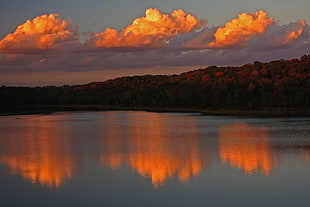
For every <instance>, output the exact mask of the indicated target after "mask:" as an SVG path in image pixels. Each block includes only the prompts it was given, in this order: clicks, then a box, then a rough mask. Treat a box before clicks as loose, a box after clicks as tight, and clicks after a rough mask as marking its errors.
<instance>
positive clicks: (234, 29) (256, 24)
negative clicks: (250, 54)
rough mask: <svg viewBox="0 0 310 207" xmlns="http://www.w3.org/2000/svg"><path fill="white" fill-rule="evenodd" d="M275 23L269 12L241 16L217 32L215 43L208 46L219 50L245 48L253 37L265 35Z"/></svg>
mask: <svg viewBox="0 0 310 207" xmlns="http://www.w3.org/2000/svg"><path fill="white" fill-rule="evenodd" d="M274 23H275V21H274V20H273V18H272V17H270V18H268V14H267V12H265V11H262V10H260V11H258V12H256V13H242V14H239V15H238V18H236V19H233V20H232V21H230V22H228V23H226V24H225V27H222V28H219V29H218V30H217V31H216V32H215V34H214V37H215V41H214V42H211V43H209V44H208V46H209V47H218V48H225V47H234V46H244V45H245V44H246V43H247V42H248V41H249V40H251V39H252V38H253V37H255V36H259V35H261V34H263V33H264V32H265V31H266V29H267V28H268V27H269V26H271V25H273V24H274Z"/></svg>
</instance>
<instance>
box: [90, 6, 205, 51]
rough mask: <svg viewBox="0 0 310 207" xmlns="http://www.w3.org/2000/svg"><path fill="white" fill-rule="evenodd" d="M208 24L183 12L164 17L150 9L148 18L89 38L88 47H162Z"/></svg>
mask: <svg viewBox="0 0 310 207" xmlns="http://www.w3.org/2000/svg"><path fill="white" fill-rule="evenodd" d="M205 24H206V21H201V20H199V19H198V18H196V17H195V16H193V15H191V14H187V13H186V12H184V11H183V10H181V9H178V10H174V11H173V12H172V13H171V14H164V13H162V12H160V11H159V10H158V9H156V8H154V9H153V8H150V9H147V10H146V11H145V17H140V18H137V19H135V20H134V21H133V22H132V24H131V25H129V26H127V27H126V28H124V29H122V30H121V31H117V30H115V29H111V28H107V29H106V30H105V31H103V32H101V33H97V34H95V35H94V36H92V37H89V38H88V40H87V41H86V44H87V45H92V46H95V47H104V48H111V47H143V46H160V45H162V44H164V43H165V41H166V43H168V42H169V40H170V39H172V38H173V37H175V36H177V35H178V34H180V33H188V32H190V31H192V30H194V29H199V28H201V27H202V26H204V25H205Z"/></svg>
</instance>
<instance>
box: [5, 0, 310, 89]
mask: <svg viewBox="0 0 310 207" xmlns="http://www.w3.org/2000/svg"><path fill="white" fill-rule="evenodd" d="M0 5H1V6H0V26H1V27H0V28H1V29H0V85H16V86H37V85H40V86H43V85H65V84H66V85H72V84H85V83H88V82H93V81H104V80H107V79H111V78H116V77H120V76H132V75H144V74H179V73H181V72H185V71H190V70H194V69H199V68H205V67H207V66H210V65H218V66H223V65H243V64H246V63H251V62H254V61H261V62H268V61H271V60H276V59H292V58H299V57H301V56H302V55H305V54H310V38H309V36H310V32H309V22H310V12H309V10H310V1H309V0H295V1H291V0H260V1H257V0H190V1H189V0H126V1H125V0H113V1H110V0H109V1H108V0H87V1H82V0H0Z"/></svg>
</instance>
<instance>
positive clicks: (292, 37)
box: [252, 20, 309, 49]
mask: <svg viewBox="0 0 310 207" xmlns="http://www.w3.org/2000/svg"><path fill="white" fill-rule="evenodd" d="M308 40H309V27H308V25H307V23H306V21H304V20H300V21H297V22H294V23H290V24H285V25H280V24H275V25H274V26H272V27H271V28H269V29H268V30H267V31H266V33H265V34H264V36H263V37H262V38H260V39H257V40H255V41H253V42H252V44H253V45H254V44H255V45H257V46H258V47H260V48H269V49H270V48H281V47H284V48H285V47H290V46H296V45H300V44H305V43H306V42H307V41H308Z"/></svg>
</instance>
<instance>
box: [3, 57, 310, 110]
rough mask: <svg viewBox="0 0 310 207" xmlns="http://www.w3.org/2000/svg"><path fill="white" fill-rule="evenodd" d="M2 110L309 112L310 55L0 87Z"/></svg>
mask: <svg viewBox="0 0 310 207" xmlns="http://www.w3.org/2000/svg"><path fill="white" fill-rule="evenodd" d="M0 97H1V98H0V107H1V110H2V111H5V110H8V109H11V108H18V107H20V108H21V107H27V106H37V105H40V106H44V105H105V106H120V107H122V106H126V107H132V106H134V107H180V108H189V107H190V108H200V109H208V108H210V109H222V108H238V109H263V108H277V109H289V108H296V109H305V110H309V108H310V55H304V56H303V57H301V58H299V59H292V60H277V61H272V62H269V63H262V62H258V61H256V62H254V63H253V64H246V65H243V66H239V67H217V66H210V67H207V68H205V69H198V70H194V71H189V72H186V73H182V74H180V75H144V76H132V77H121V78H116V79H113V80H107V81H104V82H93V83H89V84H85V85H75V86H60V87H56V86H46V87H8V86H1V87H0Z"/></svg>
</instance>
